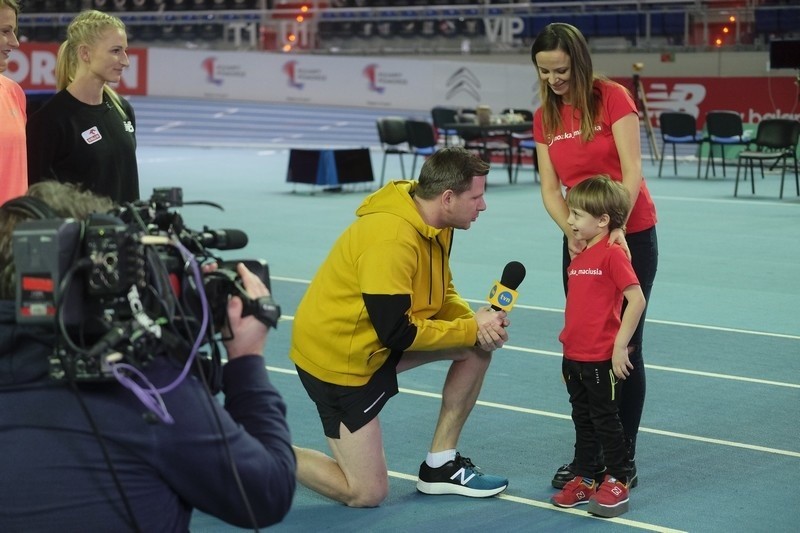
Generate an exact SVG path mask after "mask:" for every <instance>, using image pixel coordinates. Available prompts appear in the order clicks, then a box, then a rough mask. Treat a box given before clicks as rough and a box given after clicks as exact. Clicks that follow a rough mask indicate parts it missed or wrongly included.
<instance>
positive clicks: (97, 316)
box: [13, 187, 280, 381]
mask: <svg viewBox="0 0 800 533" xmlns="http://www.w3.org/2000/svg"><path fill="white" fill-rule="evenodd" d="M191 204H206V205H212V206H214V207H217V208H219V209H222V207H221V206H219V205H217V204H213V203H211V202H191ZM184 205H190V203H189V202H187V203H186V204H184V202H183V191H182V189H180V188H175V187H172V188H157V189H155V190H154V191H153V195H152V197H151V198H150V199H149V200H146V201H139V202H134V203H129V204H126V205H124V206H121V207H119V208H116V209H114V210H113V211H112V212H109V213H103V214H96V215H92V216H90V217H89V219H88V220H86V221H77V220H74V219H70V218H67V219H63V218H41V219H38V220H28V221H25V222H21V223H20V224H18V225H17V227H16V229H15V231H14V234H13V252H14V263H15V268H16V280H17V294H16V304H17V306H16V309H17V322H18V323H26V324H37V325H44V326H48V325H52V326H53V328H54V333H55V334H56V348H55V350H54V354H53V356H52V357H51V360H50V376H51V377H52V378H53V379H56V380H65V379H67V380H72V381H104V380H110V379H114V377H115V375H114V374H115V372H114V370H115V369H114V367H115V366H118V365H120V364H121V363H125V364H127V365H129V366H128V368H130V367H133V369H141V368H143V367H145V366H146V365H147V364H148V362H149V361H151V360H152V359H153V358H154V357H155V356H157V355H169V356H172V357H177V358H179V359H181V360H183V361H184V362H187V361H188V362H189V363H191V362H192V360H194V359H195V358H196V359H197V360H198V361H200V363H202V364H201V367H203V368H204V369H205V371H207V372H210V373H211V381H217V380H218V378H219V374H220V373H219V372H217V370H218V369H219V367H220V366H221V362H220V359H221V357H220V354H219V349H218V342H217V341H218V340H224V338H223V337H224V335H226V334H228V333H227V332H226V329H227V328H226V323H227V303H228V300H229V298H230V297H232V296H238V297H240V298H241V299H242V302H243V303H244V310H243V312H242V315H243V316H245V315H254V316H255V317H256V318H258V319H259V320H260V321H261V322H263V323H264V324H266V325H267V326H268V327H273V328H274V327H277V323H278V319H279V318H280V307H279V306H278V305H277V304H276V303H275V302H274V300H273V299H272V298H271V297H263V298H257V299H252V298H250V297H248V296H247V294H246V291H245V289H244V287H243V285H242V280H241V279H240V277H239V275H238V274H237V272H236V264H237V263H239V262H243V263H244V264H245V265H246V266H247V268H248V269H250V270H251V271H252V272H253V273H255V274H256V275H257V276H258V277H259V278H260V279H261V281H262V282H263V283H264V284H265V285H266V286H267V288H270V281H269V268H268V265H267V263H266V261H263V260H253V259H250V260H243V261H221V260H220V259H219V258H217V257H216V256H214V255H213V254H212V253H211V252H210V249H211V248H216V249H220V250H232V249H238V248H243V247H244V246H246V245H247V235H246V234H245V233H244V232H242V231H239V230H210V229H208V228H207V227H204V228H203V231H194V230H191V229H189V228H187V227H186V226H185V224H184V222H183V219H182V217H181V216H180V213H179V212H178V211H177V208H180V207H182V206H184ZM211 261H216V267H208V266H206V267H203V266H202V265H204V264H205V265H208V264H211ZM204 346H205V347H207V348H204V350H207V351H205V352H204V353H202V354H201V353H200V349H201V348H202V347H204ZM209 352H210V353H209ZM134 371H135V370H134ZM215 374H216V375H215Z"/></svg>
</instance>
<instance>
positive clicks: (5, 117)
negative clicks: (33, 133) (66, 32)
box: [0, 0, 28, 204]
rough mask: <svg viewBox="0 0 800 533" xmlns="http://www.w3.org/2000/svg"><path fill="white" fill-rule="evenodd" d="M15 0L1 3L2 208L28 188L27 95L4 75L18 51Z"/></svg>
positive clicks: (0, 129)
mask: <svg viewBox="0 0 800 533" xmlns="http://www.w3.org/2000/svg"><path fill="white" fill-rule="evenodd" d="M17 15H19V4H18V3H17V1H16V0H0V169H2V174H1V175H0V204H2V203H3V202H5V201H6V200H9V199H11V198H16V197H17V196H20V195H21V194H24V193H25V190H26V189H27V188H28V172H27V170H26V167H27V159H26V157H25V93H24V92H22V88H21V87H20V86H19V85H18V84H17V83H16V82H15V81H14V80H12V79H10V78H7V77H5V76H4V75H3V73H4V72H5V71H6V70H7V69H8V62H9V55H10V54H11V51H12V50H14V49H16V48H19V40H18V39H17V33H16V32H17Z"/></svg>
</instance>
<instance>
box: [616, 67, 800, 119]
mask: <svg viewBox="0 0 800 533" xmlns="http://www.w3.org/2000/svg"><path fill="white" fill-rule="evenodd" d="M616 81H618V82H620V83H622V84H623V85H625V86H626V87H628V88H630V89H631V90H632V89H633V80H632V79H630V78H628V79H619V78H618V79H617V80H616ZM640 83H641V86H642V88H643V89H644V93H645V97H646V99H647V108H648V111H649V115H650V119H651V120H652V122H653V126H658V116H659V115H660V114H661V113H662V112H663V111H685V112H687V113H691V114H692V115H694V116H696V117H697V118H698V125H699V127H701V128H702V127H703V125H704V123H705V116H706V113H707V112H709V111H712V110H720V109H724V110H730V111H736V112H738V113H739V114H740V115H741V116H742V119H743V120H744V122H746V123H750V124H758V123H759V122H760V121H761V120H763V119H765V118H790V119H794V120H800V87H798V85H797V83H796V82H795V80H794V79H793V78H790V77H767V76H764V77H760V78H743V77H737V78H712V77H708V78H649V77H646V78H641V79H640ZM640 109H641V107H640Z"/></svg>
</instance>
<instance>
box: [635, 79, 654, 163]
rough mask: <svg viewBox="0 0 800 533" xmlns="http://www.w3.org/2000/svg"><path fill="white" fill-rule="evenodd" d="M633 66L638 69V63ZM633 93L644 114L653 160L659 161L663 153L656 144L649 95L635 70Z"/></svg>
mask: <svg viewBox="0 0 800 533" xmlns="http://www.w3.org/2000/svg"><path fill="white" fill-rule="evenodd" d="M633 68H634V69H636V65H634V67H633ZM633 94H634V95H635V96H634V97H635V98H636V106H637V107H638V108H639V111H640V112H641V114H642V119H643V120H644V128H645V131H646V132H647V140H648V141H649V145H650V155H651V156H652V157H653V161H657V160H659V159H661V155H660V154H659V151H658V145H657V144H656V135H655V133H654V132H653V123H652V122H650V110H649V109H648V107H647V95H646V94H645V92H644V87H642V81H641V79H640V78H639V74H638V73H637V72H634V74H633Z"/></svg>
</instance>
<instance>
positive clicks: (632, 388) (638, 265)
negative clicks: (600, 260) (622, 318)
mask: <svg viewBox="0 0 800 533" xmlns="http://www.w3.org/2000/svg"><path fill="white" fill-rule="evenodd" d="M625 240H626V241H627V242H628V248H630V251H631V263H632V264H633V270H634V272H636V277H638V278H639V284H640V285H641V287H642V292H643V293H644V297H645V299H646V300H647V306H646V307H645V309H644V312H642V318H641V319H639V325H638V326H637V327H636V331H635V332H634V333H633V337H631V342H630V346H632V347H633V351H632V352H631V354H630V356H629V357H630V361H631V363H632V364H633V370H631V373H630V375H629V376H628V378H627V379H626V380H624V381H623V382H622V394H621V398H620V404H619V417H620V420H621V421H622V427H623V429H624V430H625V437H626V439H628V442H629V446H630V447H631V457H633V455H634V453H635V451H636V435H637V433H638V432H639V423H640V422H641V420H642V410H643V409H644V397H645V391H646V388H647V380H646V379H645V374H644V358H643V356H642V344H643V342H644V320H645V316H646V315H647V308H648V307H650V291H651V290H652V289H653V280H655V277H656V270H657V269H658V238H657V236H656V228H655V226H653V227H652V228H650V229H646V230H644V231H638V232H636V233H629V234H627V235H626V236H625ZM570 261H571V259H570V257H569V248H568V247H567V238H566V237H564V251H563V268H562V270H561V271H562V272H563V275H564V293H565V294H566V292H567V267H568V266H569V263H570ZM625 305H626V302H623V304H622V312H623V313H624V312H625Z"/></svg>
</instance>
